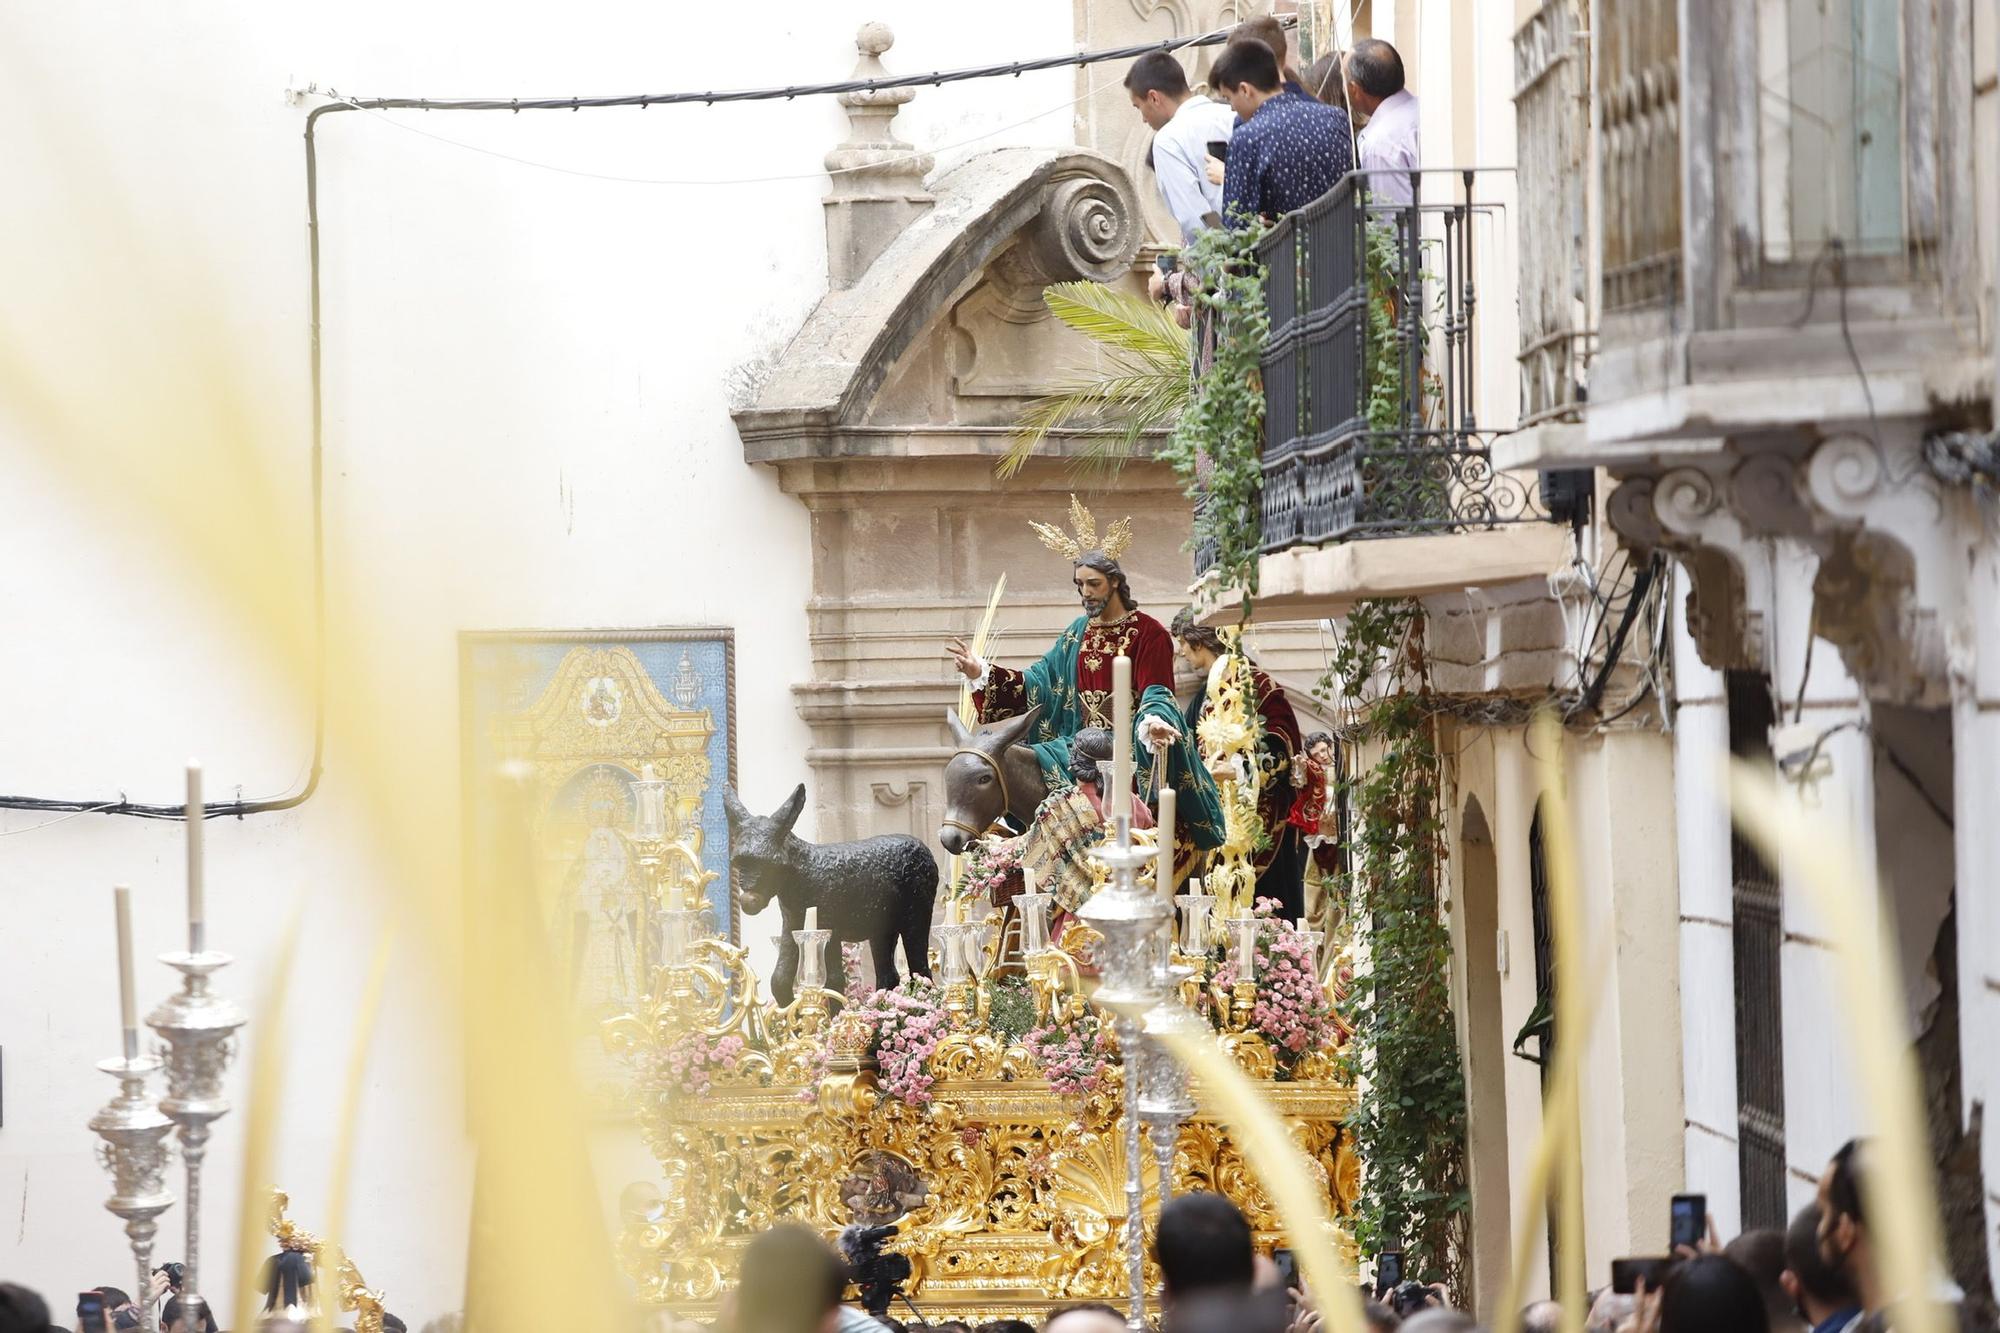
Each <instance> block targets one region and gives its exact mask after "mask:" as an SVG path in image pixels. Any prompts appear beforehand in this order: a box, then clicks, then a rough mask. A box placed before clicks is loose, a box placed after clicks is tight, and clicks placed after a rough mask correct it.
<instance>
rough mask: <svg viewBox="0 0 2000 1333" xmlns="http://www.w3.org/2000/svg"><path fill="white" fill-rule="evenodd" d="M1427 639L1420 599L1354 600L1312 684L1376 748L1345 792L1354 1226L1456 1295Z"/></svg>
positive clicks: (1449, 1075) (1456, 1104) (1438, 824)
mask: <svg viewBox="0 0 2000 1333" xmlns="http://www.w3.org/2000/svg"><path fill="white" fill-rule="evenodd" d="M1423 636H1424V617H1423V608H1422V606H1421V605H1420V604H1419V603H1417V602H1414V601H1407V600H1396V601H1369V602H1362V603H1360V604H1359V605H1357V606H1356V607H1355V608H1354V610H1353V611H1352V612H1350V613H1349V614H1348V617H1347V626H1346V633H1345V634H1344V635H1343V636H1342V639H1341V642H1340V645H1339V647H1338V649H1337V650H1336V651H1335V653H1334V655H1333V660H1332V661H1331V663H1330V664H1329V666H1328V670H1327V673H1326V675H1325V677H1324V678H1322V680H1321V682H1320V688H1319V690H1318V691H1317V693H1319V694H1320V695H1321V696H1322V697H1329V696H1331V697H1333V698H1336V699H1337V700H1338V701H1339V702H1340V704H1342V705H1343V706H1344V708H1345V709H1347V710H1349V711H1350V714H1351V715H1352V716H1356V717H1358V718H1359V720H1360V721H1359V727H1358V735H1357V737H1356V739H1357V741H1358V742H1359V743H1361V744H1364V745H1366V746H1367V747H1369V748H1370V749H1371V750H1373V751H1375V752H1376V754H1377V757H1376V759H1375V762H1374V763H1373V764H1372V765H1370V766H1369V767H1367V768H1366V769H1361V768H1359V766H1358V765H1357V766H1356V771H1355V772H1354V774H1353V776H1351V777H1350V778H1349V779H1348V781H1347V789H1346V793H1345V794H1346V796H1347V799H1349V800H1350V801H1351V802H1352V808H1353V809H1354V811H1355V812H1356V815H1357V818H1356V820H1355V826H1354V830H1353V835H1352V838H1353V841H1352V846H1351V848H1350V854H1351V857H1352V861H1353V881H1352V885H1351V900H1350V902H1349V903H1348V905H1347V910H1348V913H1349V914H1350V919H1352V920H1355V921H1359V922H1362V923H1365V926H1366V929H1367V932H1368V950H1367V963H1366V972H1365V973H1364V974H1361V975H1358V976H1357V977H1356V978H1355V984H1354V986H1353V987H1352V989H1351V990H1350V992H1349V998H1348V1000H1347V1004H1346V1009H1345V1017H1346V1018H1347V1020H1348V1022H1350V1023H1351V1024H1352V1025H1353V1030H1354V1037H1353V1040H1352V1041H1351V1042H1350V1043H1349V1046H1348V1049H1347V1054H1346V1057H1345V1058H1346V1060H1347V1062H1348V1073H1349V1074H1350V1075H1352V1076H1353V1077H1355V1079H1356V1081H1357V1085H1358V1086H1359V1087H1360V1088H1361V1092H1360V1096H1359V1098H1358V1100H1357V1102H1356V1104H1355V1110H1354V1113H1353V1115H1352V1116H1351V1117H1350V1118H1349V1120H1348V1127H1349V1128H1350V1129H1351V1130H1352V1131H1353V1133H1354V1136H1355V1148H1356V1151H1357V1152H1358V1153H1359V1154H1360V1157H1361V1160H1362V1161H1363V1162H1365V1163H1367V1170H1366V1171H1365V1172H1364V1173H1363V1177H1362V1189H1361V1197H1360V1199H1359V1200H1358V1201H1357V1204H1356V1208H1355V1218H1354V1237H1355V1241H1356V1243H1357V1244H1358V1245H1359V1246H1360V1248H1361V1251H1362V1253H1364V1254H1366V1253H1370V1252H1372V1251H1375V1250H1379V1249H1384V1248H1393V1247H1397V1246H1400V1247H1401V1248H1402V1249H1403V1250H1404V1251H1405V1253H1406V1255H1407V1256H1408V1261H1407V1263H1406V1270H1407V1271H1409V1272H1410V1273H1412V1274H1413V1275H1419V1274H1421V1275H1423V1276H1424V1277H1425V1278H1426V1279H1428V1278H1429V1277H1431V1276H1436V1277H1440V1278H1442V1279H1443V1280H1444V1281H1445V1282H1447V1283H1448V1284H1450V1285H1451V1287H1452V1288H1453V1289H1454V1290H1455V1291H1459V1292H1460V1294H1461V1295H1462V1294H1463V1291H1462V1286H1463V1258H1464V1255H1465V1252H1466V1243H1467V1239H1468V1224H1469V1221H1470V1213H1469V1209H1470V1206H1471V1194H1470V1191H1469V1189H1468V1187H1467V1184H1466V1168H1465V1142H1466V1110H1465V1077H1464V1073H1463V1070H1462V1067H1461V1065H1460V1063H1459V1050H1458V1031H1457V1027H1456V1024H1455V1022H1454V1020H1453V1017H1452V1008H1451V991H1450V980H1449V978H1450V976H1451V933H1450V929H1449V927H1448V926H1447V924H1446V922H1445V918H1444V914H1443V912H1442V910H1441V907H1440V903H1439V889H1440V885H1441V884H1442V881H1443V862H1444V856H1445V842H1444V837H1445V834H1444V823H1443V818H1442V815H1441V809H1442V807H1441V802H1440V799H1439V788H1440V784H1441V781H1442V763H1441V759H1440V755H1439V753H1438V745H1437V731H1436V725H1437V724H1436V711H1435V710H1434V709H1433V708H1432V707H1431V706H1430V701H1431V689H1430V681H1429V670H1428V667H1427V665H1426V660H1425V656H1424V649H1423Z"/></svg>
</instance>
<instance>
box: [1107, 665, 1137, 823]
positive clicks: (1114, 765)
mask: <svg viewBox="0 0 2000 1333" xmlns="http://www.w3.org/2000/svg"><path fill="white" fill-rule="evenodd" d="M1111 785H1112V786H1113V787H1115V788H1116V789H1117V790H1115V791H1114V792H1112V794H1111V817H1112V818H1113V819H1116V818H1118V816H1120V815H1124V816H1127V817H1128V818H1129V817H1130V816H1131V814H1132V659H1131V658H1129V657H1127V656H1125V655H1124V654H1123V653H1120V654H1119V655H1118V656H1117V657H1114V658H1112V659H1111Z"/></svg>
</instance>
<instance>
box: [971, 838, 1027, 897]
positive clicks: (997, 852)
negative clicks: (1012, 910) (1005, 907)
mask: <svg viewBox="0 0 2000 1333" xmlns="http://www.w3.org/2000/svg"><path fill="white" fill-rule="evenodd" d="M1020 868H1021V858H1020V857H1019V856H1018V855H1017V854H1016V853H1015V851H1014V849H1013V848H1011V847H1006V846H1003V845H1001V844H1000V843H998V842H987V841H981V842H975V843H973V844H972V850H971V851H970V852H968V853H967V854H966V858H965V871H964V874H962V875H961V876H960V877H959V882H958V892H957V896H958V897H959V898H960V899H965V900H970V899H973V898H979V897H984V898H985V899H986V901H988V902H990V903H999V902H1003V901H1005V898H1006V889H1007V884H1008V880H1009V879H1010V878H1011V877H1012V876H1013V875H1014V874H1015V873H1016V872H1017V871H1019V870H1020Z"/></svg>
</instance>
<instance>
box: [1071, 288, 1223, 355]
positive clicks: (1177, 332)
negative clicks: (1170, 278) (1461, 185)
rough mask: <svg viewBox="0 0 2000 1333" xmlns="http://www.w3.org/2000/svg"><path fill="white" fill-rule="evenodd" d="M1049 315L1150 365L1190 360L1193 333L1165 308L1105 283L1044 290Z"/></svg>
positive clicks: (1095, 340)
mask: <svg viewBox="0 0 2000 1333" xmlns="http://www.w3.org/2000/svg"><path fill="white" fill-rule="evenodd" d="M1042 300H1043V302H1044V303H1045V304H1046V305H1047V306H1048V308H1049V313H1050V314H1052V315H1054V316H1055V317H1056V318H1057V319H1059V320H1061V321H1062V322H1063V323H1065V324H1067V325H1069V326H1070V327H1071V328H1073V329H1075V330H1076V331H1077V332H1078V333H1081V334H1082V335H1083V336H1084V337H1086V338H1088V339H1090V340H1091V341H1092V342H1096V343H1103V344H1104V345H1105V346H1107V347H1115V348H1118V349H1119V350H1121V351H1128V352H1132V353H1135V354H1137V355H1140V356H1144V357H1147V358H1149V359H1164V358H1167V357H1179V358H1180V359H1181V360H1182V361H1183V362H1185V361H1186V360H1187V354H1188V333H1187V330H1186V329H1184V328H1182V327H1181V326H1180V325H1178V324H1176V323H1174V319H1173V316H1172V315H1169V314H1168V313H1167V311H1166V308H1165V307H1164V306H1159V305H1155V304H1154V303H1153V302H1152V301H1150V300H1148V299H1146V298H1145V297H1143V296H1135V295H1133V294H1132V293H1131V292H1129V291H1123V290H1120V289H1119V288H1116V287H1107V286H1105V285H1104V284H1103V283H1101V282H1058V283H1056V284H1055V285H1054V286H1051V287H1045V288H1043V289H1042Z"/></svg>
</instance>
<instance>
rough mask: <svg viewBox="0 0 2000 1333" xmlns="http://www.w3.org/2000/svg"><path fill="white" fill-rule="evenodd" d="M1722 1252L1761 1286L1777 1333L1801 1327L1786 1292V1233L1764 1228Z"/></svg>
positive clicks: (1765, 1307)
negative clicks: (1798, 1325)
mask: <svg viewBox="0 0 2000 1333" xmlns="http://www.w3.org/2000/svg"><path fill="white" fill-rule="evenodd" d="M1722 1252H1723V1254H1725V1255H1726V1256H1728V1257H1729V1258H1731V1259H1734V1260H1735V1261H1736V1262H1737V1264H1738V1266H1740V1267H1741V1268H1742V1269H1743V1271H1744V1272H1746V1273H1748V1274H1749V1275H1750V1280H1751V1281H1753V1282H1755V1283H1756V1284H1757V1290H1758V1291H1759V1292H1760V1293H1761V1294H1762V1295H1763V1297H1764V1314H1765V1316H1766V1317H1767V1318H1768V1319H1769V1320H1770V1321H1771V1328H1772V1331H1773V1333H1782V1331H1783V1330H1789V1329H1793V1328H1795V1327H1796V1326H1797V1324H1798V1315H1797V1313H1795V1312H1794V1310H1793V1308H1792V1298H1791V1296H1790V1294H1789V1293H1787V1292H1786V1291H1785V1283H1784V1275H1785V1233H1784V1232H1782V1231H1773V1230H1771V1229H1770V1228H1768V1227H1760V1228H1758V1229H1757V1230H1755V1231H1746V1232H1744V1233H1743V1234H1742V1235H1740V1236H1738V1237H1737V1238H1736V1239H1735V1240H1732V1241H1730V1242H1729V1244H1727V1245H1725V1246H1723V1247H1722Z"/></svg>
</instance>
